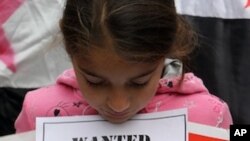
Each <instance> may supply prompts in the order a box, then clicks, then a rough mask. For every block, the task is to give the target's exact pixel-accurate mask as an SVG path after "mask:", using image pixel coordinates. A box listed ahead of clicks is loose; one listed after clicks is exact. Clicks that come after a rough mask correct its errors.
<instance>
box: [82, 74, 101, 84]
mask: <svg viewBox="0 0 250 141" xmlns="http://www.w3.org/2000/svg"><path fill="white" fill-rule="evenodd" d="M85 80H86V82H87V83H88V84H89V85H92V86H100V85H103V84H104V83H105V80H103V79H102V78H98V77H94V76H90V75H88V76H85Z"/></svg>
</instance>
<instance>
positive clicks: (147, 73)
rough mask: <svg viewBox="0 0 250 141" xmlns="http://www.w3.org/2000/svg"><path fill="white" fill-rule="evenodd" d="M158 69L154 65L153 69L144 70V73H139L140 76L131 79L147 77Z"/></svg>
mask: <svg viewBox="0 0 250 141" xmlns="http://www.w3.org/2000/svg"><path fill="white" fill-rule="evenodd" d="M156 69H157V66H156V67H154V68H153V69H150V70H149V71H146V72H144V73H142V74H139V75H138V76H135V77H132V78H131V80H135V79H139V78H141V77H145V76H147V75H150V74H152V73H153V72H154V71H155V70H156Z"/></svg>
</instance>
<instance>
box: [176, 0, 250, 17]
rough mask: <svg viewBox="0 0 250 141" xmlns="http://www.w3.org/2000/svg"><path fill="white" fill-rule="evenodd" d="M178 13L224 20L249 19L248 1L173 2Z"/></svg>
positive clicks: (184, 0) (179, 0)
mask: <svg viewBox="0 0 250 141" xmlns="http://www.w3.org/2000/svg"><path fill="white" fill-rule="evenodd" d="M175 3H176V8H177V11H178V13H180V14H183V15H190V16H201V17H217V18H225V19H250V0H175Z"/></svg>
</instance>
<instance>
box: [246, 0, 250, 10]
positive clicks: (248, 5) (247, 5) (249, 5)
mask: <svg viewBox="0 0 250 141" xmlns="http://www.w3.org/2000/svg"><path fill="white" fill-rule="evenodd" d="M248 7H250V0H247V4H246V6H245V8H248Z"/></svg>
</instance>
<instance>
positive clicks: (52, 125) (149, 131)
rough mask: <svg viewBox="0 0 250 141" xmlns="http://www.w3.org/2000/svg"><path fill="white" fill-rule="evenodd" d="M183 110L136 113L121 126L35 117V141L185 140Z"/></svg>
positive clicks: (98, 119)
mask: <svg viewBox="0 0 250 141" xmlns="http://www.w3.org/2000/svg"><path fill="white" fill-rule="evenodd" d="M187 137H188V136H187V110H186V109H180V110H173V111H166V112H157V113H150V114H138V115H136V116H135V117H134V118H132V119H131V120H128V121H127V122H125V123H122V124H112V123H109V122H107V121H106V120H104V119H102V118H101V117H100V116H98V115H97V116H71V117H49V118H48V117H45V118H37V123H36V141H187Z"/></svg>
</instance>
